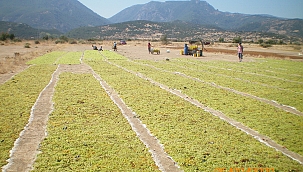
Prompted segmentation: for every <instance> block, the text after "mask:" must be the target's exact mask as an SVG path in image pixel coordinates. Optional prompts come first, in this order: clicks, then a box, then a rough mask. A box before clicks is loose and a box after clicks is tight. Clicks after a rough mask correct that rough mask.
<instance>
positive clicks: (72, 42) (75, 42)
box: [69, 40, 77, 44]
mask: <svg viewBox="0 0 303 172" xmlns="http://www.w3.org/2000/svg"><path fill="white" fill-rule="evenodd" d="M69 43H70V44H77V41H75V40H72V41H70V42H69Z"/></svg>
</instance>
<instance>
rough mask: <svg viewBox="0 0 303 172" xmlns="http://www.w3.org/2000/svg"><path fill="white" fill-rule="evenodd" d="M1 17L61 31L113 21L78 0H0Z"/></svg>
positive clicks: (0, 19) (4, 19) (5, 19)
mask: <svg viewBox="0 0 303 172" xmlns="http://www.w3.org/2000/svg"><path fill="white" fill-rule="evenodd" d="M0 21H10V22H16V23H26V24H28V25H30V26H32V27H34V28H39V29H49V30H50V29H56V30H59V31H61V32H67V31H69V30H71V29H74V28H78V27H81V26H100V25H104V24H108V23H110V22H109V21H108V20H107V19H105V18H104V17H101V16H99V15H98V14H96V13H94V12H93V11H92V10H90V9H89V8H87V7H86V6H84V5H83V4H81V3H80V2H79V1H78V0H63V1H61V0H60V1H58V0H26V1H23V0H9V1H4V0H1V1H0Z"/></svg>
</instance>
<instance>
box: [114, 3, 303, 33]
mask: <svg viewBox="0 0 303 172" xmlns="http://www.w3.org/2000/svg"><path fill="white" fill-rule="evenodd" d="M109 20H110V21H111V22H113V23H120V22H126V21H134V20H148V21H154V22H171V21H175V20H181V21H186V22H190V23H195V24H200V25H213V26H216V27H220V28H222V29H225V30H230V31H258V32H272V33H276V34H287V35H290V36H299V37H301V38H303V29H302V28H303V27H302V25H303V20H302V19H282V18H278V17H273V16H269V15H247V14H239V13H229V12H221V11H219V10H217V9H215V8H214V7H213V6H211V5H210V4H209V3H207V2H206V1H200V0H191V1H166V2H156V1H151V2H149V3H147V4H141V5H134V6H131V7H129V8H126V9H124V10H122V11H121V12H119V13H117V14H116V15H114V16H113V17H111V18H109Z"/></svg>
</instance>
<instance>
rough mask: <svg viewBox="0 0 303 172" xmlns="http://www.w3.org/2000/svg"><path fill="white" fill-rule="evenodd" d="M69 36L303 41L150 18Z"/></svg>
mask: <svg viewBox="0 0 303 172" xmlns="http://www.w3.org/2000/svg"><path fill="white" fill-rule="evenodd" d="M66 36H67V37H69V38H75V39H104V40H119V39H124V40H137V39H138V40H150V41H156V40H161V38H162V37H163V36H166V37H167V38H168V39H169V40H170V41H188V40H192V39H203V40H204V41H209V42H213V41H220V39H222V38H223V39H224V41H227V42H232V41H233V40H234V38H236V37H240V38H241V39H242V41H243V42H258V41H259V39H265V40H274V41H282V42H297V41H302V39H299V38H297V37H288V36H285V35H279V34H275V33H263V32H248V31H245V32H244V31H242V32H235V31H226V30H223V29H221V28H219V27H215V26H209V25H199V24H194V23H191V22H185V21H180V20H179V21H173V22H152V21H146V20H136V21H128V22H123V23H115V24H109V25H105V26H97V27H81V28H77V29H73V30H71V31H70V32H68V33H66Z"/></svg>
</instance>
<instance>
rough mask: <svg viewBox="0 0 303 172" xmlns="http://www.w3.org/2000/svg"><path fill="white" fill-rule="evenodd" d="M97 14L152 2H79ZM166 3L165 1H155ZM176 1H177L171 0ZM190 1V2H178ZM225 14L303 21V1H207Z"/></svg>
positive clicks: (145, 0)
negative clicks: (256, 15)
mask: <svg viewBox="0 0 303 172" xmlns="http://www.w3.org/2000/svg"><path fill="white" fill-rule="evenodd" d="M78 1H79V2H81V3H82V4H84V5H85V6H87V7H88V8H90V9H91V10H93V11H94V12H95V13H97V14H99V15H101V16H102V17H105V18H109V17H112V16H113V15H115V14H117V13H118V12H120V11H122V10H123V9H125V8H127V7H130V6H132V5H136V4H145V3H148V2H150V1H151V0H78ZM154 1H160V2H164V1H165V0H154ZM170 1H176V0H170ZM178 1H189V0H178ZM206 1H207V2H208V3H209V4H210V5H212V6H213V7H214V8H215V9H218V10H220V11H223V12H232V13H244V14H269V15H273V16H277V17H284V18H301V19H303V0H206Z"/></svg>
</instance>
